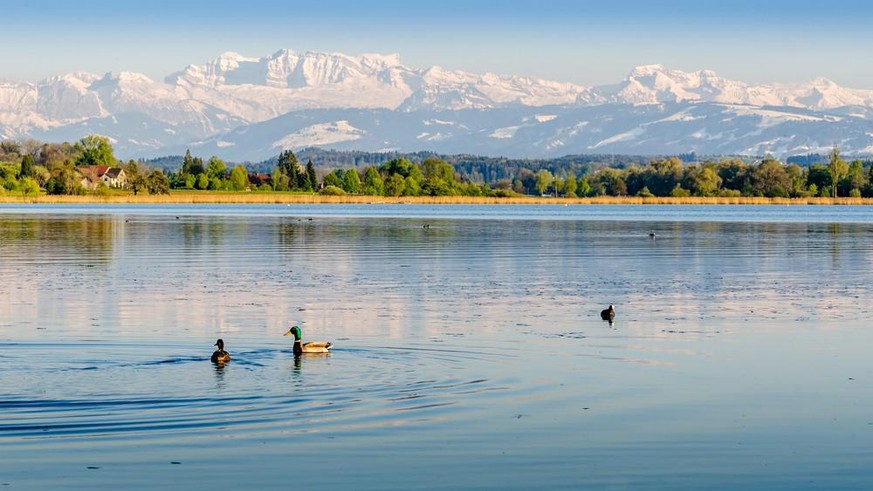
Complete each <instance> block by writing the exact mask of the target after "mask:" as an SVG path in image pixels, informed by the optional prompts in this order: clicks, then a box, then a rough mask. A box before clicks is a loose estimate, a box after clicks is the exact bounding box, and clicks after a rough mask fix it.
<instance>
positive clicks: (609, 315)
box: [600, 304, 615, 322]
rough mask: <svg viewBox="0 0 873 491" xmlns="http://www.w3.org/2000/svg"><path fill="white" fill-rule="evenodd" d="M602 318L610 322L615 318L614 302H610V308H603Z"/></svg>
mask: <svg viewBox="0 0 873 491" xmlns="http://www.w3.org/2000/svg"><path fill="white" fill-rule="evenodd" d="M600 318H601V319H603V320H605V321H609V322H612V321H614V320H615V308H613V306H612V304H609V308H608V309H603V310H601V311H600Z"/></svg>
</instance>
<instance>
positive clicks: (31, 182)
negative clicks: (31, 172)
mask: <svg viewBox="0 0 873 491" xmlns="http://www.w3.org/2000/svg"><path fill="white" fill-rule="evenodd" d="M18 188H19V189H20V190H21V193H22V194H23V195H24V196H25V197H27V196H36V195H38V194H39V184H37V183H36V179H34V178H32V177H22V178H21V180H20V181H18Z"/></svg>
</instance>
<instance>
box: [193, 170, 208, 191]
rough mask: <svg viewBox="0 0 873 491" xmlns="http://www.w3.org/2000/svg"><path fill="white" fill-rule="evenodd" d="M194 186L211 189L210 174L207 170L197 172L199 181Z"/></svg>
mask: <svg viewBox="0 0 873 491" xmlns="http://www.w3.org/2000/svg"><path fill="white" fill-rule="evenodd" d="M194 187H196V188H197V189H200V190H207V189H209V176H207V175H206V173H205V172H201V173H199V174H197V182H196V183H195V184H194Z"/></svg>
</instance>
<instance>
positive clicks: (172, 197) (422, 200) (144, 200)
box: [0, 191, 873, 205]
mask: <svg viewBox="0 0 873 491" xmlns="http://www.w3.org/2000/svg"><path fill="white" fill-rule="evenodd" d="M0 203H19V204H20V203H34V204H37V203H39V204H113V203H114V204H317V203H324V204H544V205H571V204H572V205H629V204H640V205H643V204H659V205H871V204H873V198H818V197H815V198H763V197H684V198H674V197H651V198H642V197H636V196H599V197H594V198H550V197H531V196H521V197H512V198H490V197H481V196H400V197H387V196H358V195H344V196H324V195H318V194H298V193H271V192H220V191H201V192H196V191H194V192H192V191H173V192H171V193H170V194H169V195H148V194H140V195H137V196H134V195H133V194H117V195H108V196H96V195H86V196H61V195H42V196H21V195H18V196H16V195H10V194H6V195H0Z"/></svg>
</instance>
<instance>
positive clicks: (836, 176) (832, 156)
mask: <svg viewBox="0 0 873 491" xmlns="http://www.w3.org/2000/svg"><path fill="white" fill-rule="evenodd" d="M828 171H830V174H831V182H832V183H833V190H832V191H833V193H834V198H836V197H837V196H838V193H837V189H838V188H839V186H838V185H837V184H839V182H840V179H842V177H843V176H844V175H846V172H847V171H848V166H847V165H846V162H845V161H843V160H842V159H840V149H839V148H838V147H837V145H836V144H834V148H833V149H832V150H831V152H830V153H829V154H828Z"/></svg>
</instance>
